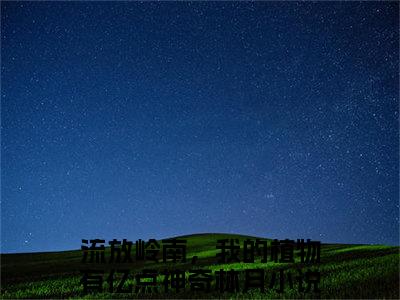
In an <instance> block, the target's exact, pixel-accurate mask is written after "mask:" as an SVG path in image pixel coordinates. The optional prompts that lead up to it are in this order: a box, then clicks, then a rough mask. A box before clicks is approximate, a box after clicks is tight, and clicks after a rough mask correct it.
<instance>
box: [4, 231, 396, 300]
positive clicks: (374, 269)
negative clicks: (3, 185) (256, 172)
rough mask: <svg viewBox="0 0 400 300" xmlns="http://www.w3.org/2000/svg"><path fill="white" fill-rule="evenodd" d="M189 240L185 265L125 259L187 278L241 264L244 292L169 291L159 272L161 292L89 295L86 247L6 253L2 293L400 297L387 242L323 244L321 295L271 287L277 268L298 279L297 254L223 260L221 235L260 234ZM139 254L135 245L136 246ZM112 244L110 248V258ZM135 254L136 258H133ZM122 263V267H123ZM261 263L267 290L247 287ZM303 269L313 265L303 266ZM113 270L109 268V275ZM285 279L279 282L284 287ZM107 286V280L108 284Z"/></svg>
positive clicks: (393, 251)
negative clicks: (279, 259) (249, 272)
mask: <svg viewBox="0 0 400 300" xmlns="http://www.w3.org/2000/svg"><path fill="white" fill-rule="evenodd" d="M181 238H183V239H186V240H187V257H188V261H187V262H186V263H181V264H171V263H167V264H164V263H162V262H159V263H158V264H157V263H153V262H145V263H144V262H135V259H134V262H133V263H130V264H124V265H123V267H124V268H125V269H129V270H130V274H131V275H134V274H136V273H138V272H140V271H141V270H143V269H145V268H146V269H156V270H157V271H158V272H162V271H163V270H164V269H168V268H170V269H182V270H185V272H186V273H185V275H186V277H188V276H189V272H188V270H189V269H196V268H203V269H209V270H212V271H213V272H214V271H218V270H220V269H224V270H225V271H227V270H230V269H235V270H237V271H241V273H240V275H239V285H240V291H239V292H236V293H220V292H217V291H215V282H214V281H213V284H212V289H211V292H209V293H202V292H196V293H194V292H191V291H190V288H189V286H188V285H187V287H186V289H185V290H183V291H179V292H175V291H172V292H168V293H164V291H163V285H162V279H163V276H161V275H160V276H158V277H157V282H159V284H160V293H157V294H144V293H139V294H136V293H128V294H121V293H107V292H104V293H96V294H88V295H85V294H83V287H82V285H81V283H80V280H81V277H82V275H81V274H80V270H81V269H83V267H84V265H83V264H82V263H81V258H82V252H81V250H76V251H64V252H51V253H24V254H2V255H1V275H2V276H1V298H2V299H15V298H25V299H26V298H40V299H45V298H53V299H54V298H81V299H111V298H112V299H116V298H152V297H153V298H229V299H248V298H252V299H260V298H263V299H265V298H267V299H268V298H270V299H272V298H273V299H276V298H277V299H281V298H282V299H283V298H285V299H287V298H317V297H321V298H335V299H349V298H352V299H353V298H362V299H365V298H369V299H371V298H379V299H399V298H400V295H399V247H391V246H382V245H346V244H343V245H342V244H323V245H322V246H321V262H320V263H319V264H318V265H314V266H313V267H314V269H315V268H318V270H319V271H320V274H321V282H320V284H319V288H320V290H321V294H320V295H316V294H313V293H311V292H309V293H300V292H299V291H298V289H297V285H296V283H295V282H294V288H290V287H289V286H288V284H287V283H286V286H285V289H284V292H283V293H279V292H277V291H275V289H274V288H270V287H269V283H270V280H271V278H272V277H271V276H272V273H273V272H279V270H281V269H283V270H284V272H285V274H288V273H291V274H292V276H293V278H294V277H295V276H297V274H298V272H297V269H298V268H299V267H302V266H303V265H302V264H301V263H300V262H299V261H298V259H296V261H295V263H294V264H285V263H274V262H267V263H262V262H260V258H256V260H255V262H254V263H251V264H249V263H243V262H235V263H225V264H217V259H216V253H218V251H219V250H217V249H216V248H215V246H216V241H217V239H232V238H234V239H236V238H237V239H239V240H240V243H241V245H242V242H243V241H244V240H245V239H247V238H250V239H255V237H247V236H242V235H230V234H199V235H190V236H184V237H181ZM133 253H134V249H133ZM108 255H109V249H107V250H106V257H108ZM194 255H196V256H197V257H198V260H197V262H196V265H195V266H192V265H191V257H192V256H194ZM133 258H134V257H133ZM104 267H105V269H110V268H115V269H117V267H116V266H115V265H114V266H113V265H110V264H105V265H104ZM121 267H122V266H121ZM255 268H260V269H264V270H265V275H266V289H265V290H264V292H261V291H260V290H259V289H250V290H249V291H247V292H244V291H243V284H244V281H245V278H244V270H246V269H255ZM302 270H303V272H305V271H307V267H305V266H303V268H302ZM107 275H108V272H107V271H106V272H105V279H106V276H107ZM129 283H131V284H135V282H134V280H133V278H130V279H128V281H127V284H129ZM278 284H279V280H278V282H277V284H276V287H278ZM104 287H105V290H106V287H107V285H106V284H104Z"/></svg>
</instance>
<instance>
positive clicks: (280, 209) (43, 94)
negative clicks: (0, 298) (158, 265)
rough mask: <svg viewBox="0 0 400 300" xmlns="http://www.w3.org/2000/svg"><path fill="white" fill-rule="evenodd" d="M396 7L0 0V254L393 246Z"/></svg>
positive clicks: (372, 4) (396, 200) (396, 213)
mask: <svg viewBox="0 0 400 300" xmlns="http://www.w3.org/2000/svg"><path fill="white" fill-rule="evenodd" d="M398 9H399V5H398V3H395V2H386V3H376V2H364V3H359V2H351V3H344V2H328V3H311V2H307V3H297V2H256V3H252V2H246V3H243V2H242V3H239V2H196V3H195V2H162V3H156V2H152V3H141V2H102V3H99V2H97V3H93V2H73V3H66V2H36V3H33V2H2V3H1V22H2V23H1V51H2V57H1V59H2V61H1V76H2V78H1V79H2V86H1V100H2V103H1V104H2V106H1V126H2V127H1V128H2V139H1V141H2V143H1V163H2V166H1V183H2V184H1V195H2V197H1V248H2V249H1V251H2V252H3V253H4V252H31V251H55V250H66V249H78V248H80V245H81V239H82V238H85V239H91V238H104V239H106V240H110V239H113V238H118V239H122V238H127V239H129V240H133V241H135V240H136V239H139V238H142V239H149V238H167V237H171V236H176V235H181V234H191V233H199V232H225V233H241V234H251V235H257V236H263V237H270V238H278V239H285V238H291V239H297V238H311V239H315V240H320V241H322V242H340V243H383V244H394V245H396V244H399V237H398V234H399V231H398V226H399V183H398V181H399V175H398V172H399V156H398V153H399V140H398V134H399V127H398V118H399V109H398V101H399V95H398V81H399V75H398V66H399V44H398V41H399V31H398V26H399V16H398Z"/></svg>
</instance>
